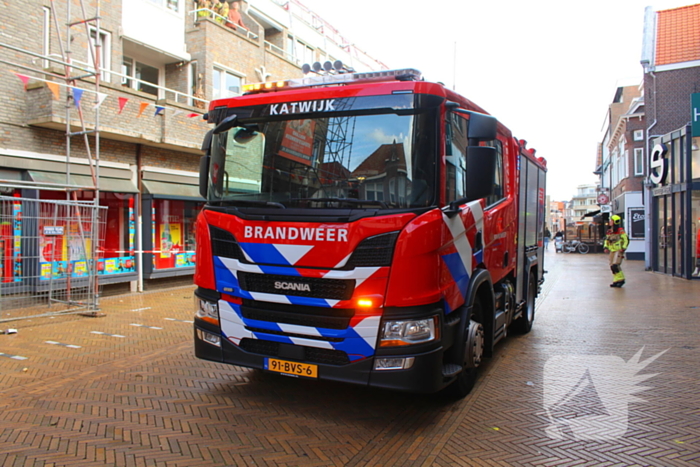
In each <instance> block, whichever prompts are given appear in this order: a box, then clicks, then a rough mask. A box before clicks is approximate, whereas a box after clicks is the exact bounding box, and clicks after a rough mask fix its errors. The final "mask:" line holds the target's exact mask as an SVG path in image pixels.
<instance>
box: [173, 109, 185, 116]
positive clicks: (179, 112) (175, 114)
mask: <svg viewBox="0 0 700 467" xmlns="http://www.w3.org/2000/svg"><path fill="white" fill-rule="evenodd" d="M182 113H185V111H184V110H176V111H175V113H174V114H173V115H172V116H173V117H177V116H178V115H180V114H182Z"/></svg>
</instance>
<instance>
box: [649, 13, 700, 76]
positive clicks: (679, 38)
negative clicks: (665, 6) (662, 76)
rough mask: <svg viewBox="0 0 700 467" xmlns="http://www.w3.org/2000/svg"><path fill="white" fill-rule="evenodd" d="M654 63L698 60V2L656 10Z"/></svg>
mask: <svg viewBox="0 0 700 467" xmlns="http://www.w3.org/2000/svg"><path fill="white" fill-rule="evenodd" d="M656 24H657V27H656V60H655V61H656V65H668V64H671V63H683V62H691V61H693V60H700V4H697V5H689V6H684V7H681V8H674V9H673V10H663V11H659V12H657V23H656Z"/></svg>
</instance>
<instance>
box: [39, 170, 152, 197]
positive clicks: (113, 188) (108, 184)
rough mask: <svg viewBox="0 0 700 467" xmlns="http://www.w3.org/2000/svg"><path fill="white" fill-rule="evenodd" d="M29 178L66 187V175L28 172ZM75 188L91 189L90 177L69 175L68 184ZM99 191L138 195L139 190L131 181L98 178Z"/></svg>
mask: <svg viewBox="0 0 700 467" xmlns="http://www.w3.org/2000/svg"><path fill="white" fill-rule="evenodd" d="M28 174H29V178H30V179H31V180H32V181H34V182H37V183H53V184H57V185H66V174H63V173H58V172H39V171H35V170H30V171H29V172H28ZM68 185H75V186H77V187H84V189H86V190H90V189H93V184H92V177H91V176H89V175H78V174H71V175H70V183H68ZM99 189H100V191H110V192H113V193H138V192H139V190H138V188H136V185H134V184H133V182H132V181H131V180H128V179H125V178H108V177H100V185H99Z"/></svg>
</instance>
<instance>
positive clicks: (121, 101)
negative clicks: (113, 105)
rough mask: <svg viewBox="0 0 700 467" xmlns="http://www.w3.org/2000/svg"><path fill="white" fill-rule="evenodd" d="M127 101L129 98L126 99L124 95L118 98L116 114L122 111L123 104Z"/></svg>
mask: <svg viewBox="0 0 700 467" xmlns="http://www.w3.org/2000/svg"><path fill="white" fill-rule="evenodd" d="M127 102H129V99H127V98H126V97H120V98H119V112H117V113H118V114H120V113H122V110H124V106H125V105H126V103H127Z"/></svg>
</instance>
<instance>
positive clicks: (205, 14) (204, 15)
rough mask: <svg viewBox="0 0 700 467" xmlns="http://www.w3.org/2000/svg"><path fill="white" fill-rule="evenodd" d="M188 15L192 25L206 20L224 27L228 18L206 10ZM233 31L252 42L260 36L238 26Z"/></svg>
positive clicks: (199, 10)
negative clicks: (190, 16) (190, 17)
mask: <svg viewBox="0 0 700 467" xmlns="http://www.w3.org/2000/svg"><path fill="white" fill-rule="evenodd" d="M189 14H190V15H192V22H193V23H194V24H197V23H198V22H200V21H203V20H206V19H209V20H213V21H214V22H215V23H217V24H220V25H221V26H226V23H227V22H228V18H226V17H224V16H221V15H220V14H218V13H216V12H214V11H213V10H210V9H208V8H199V9H197V10H192V11H190V12H189ZM229 29H232V28H229ZM233 30H234V31H236V32H238V33H240V34H242V35H244V36H245V37H246V38H248V39H250V40H253V41H257V40H258V39H259V38H260V36H258V35H257V34H255V33H254V32H253V31H250V30H248V29H246V28H244V27H243V26H240V25H236V28H235V29H233Z"/></svg>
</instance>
